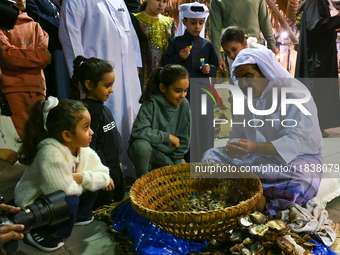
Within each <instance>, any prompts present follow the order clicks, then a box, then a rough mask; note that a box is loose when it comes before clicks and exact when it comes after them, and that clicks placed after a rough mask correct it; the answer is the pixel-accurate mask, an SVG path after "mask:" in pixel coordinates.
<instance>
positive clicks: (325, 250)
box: [310, 239, 339, 255]
mask: <svg viewBox="0 0 340 255" xmlns="http://www.w3.org/2000/svg"><path fill="white" fill-rule="evenodd" d="M310 242H312V243H315V244H317V246H316V247H314V249H313V253H314V255H339V254H338V253H336V252H335V251H332V250H331V249H330V248H329V247H328V246H327V245H324V244H322V243H319V242H317V241H315V240H313V239H312V240H311V241H310Z"/></svg>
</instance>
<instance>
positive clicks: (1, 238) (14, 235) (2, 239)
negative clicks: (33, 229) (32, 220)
mask: <svg viewBox="0 0 340 255" xmlns="http://www.w3.org/2000/svg"><path fill="white" fill-rule="evenodd" d="M24 228H25V226H24V225H21V224H14V225H4V226H1V227H0V243H1V244H4V243H6V242H8V241H11V240H18V239H23V238H24V234H23V233H18V232H16V231H21V230H23V229H24ZM1 250H2V253H3V254H5V255H6V254H7V253H6V251H5V250H4V249H2V247H1Z"/></svg>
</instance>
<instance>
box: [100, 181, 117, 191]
mask: <svg viewBox="0 0 340 255" xmlns="http://www.w3.org/2000/svg"><path fill="white" fill-rule="evenodd" d="M114 189H115V184H114V182H113V180H112V179H110V183H109V185H107V187H105V188H104V189H103V190H105V191H112V190H114Z"/></svg>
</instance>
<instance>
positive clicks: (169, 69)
mask: <svg viewBox="0 0 340 255" xmlns="http://www.w3.org/2000/svg"><path fill="white" fill-rule="evenodd" d="M181 79H189V73H188V71H187V69H186V68H185V67H184V66H182V65H174V64H168V65H166V66H164V67H157V68H155V69H154V70H153V71H152V73H151V75H150V78H149V80H148V82H147V83H146V87H145V90H144V92H143V94H142V96H141V97H140V99H139V103H141V104H142V103H143V102H145V101H149V100H150V96H151V95H155V94H159V93H162V92H161V91H160V89H159V84H160V83H163V85H164V86H165V87H166V88H169V87H170V86H171V85H172V84H174V83H175V82H176V81H178V80H181Z"/></svg>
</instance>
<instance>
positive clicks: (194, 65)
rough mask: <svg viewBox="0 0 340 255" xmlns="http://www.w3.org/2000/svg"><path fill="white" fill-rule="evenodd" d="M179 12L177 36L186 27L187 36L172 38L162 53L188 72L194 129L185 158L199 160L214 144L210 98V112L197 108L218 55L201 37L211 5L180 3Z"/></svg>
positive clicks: (164, 57)
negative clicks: (202, 111)
mask: <svg viewBox="0 0 340 255" xmlns="http://www.w3.org/2000/svg"><path fill="white" fill-rule="evenodd" d="M179 14H180V22H182V23H181V24H180V25H179V28H178V33H177V35H181V31H183V32H184V26H186V30H185V32H184V35H182V36H177V37H175V38H173V39H171V40H170V43H169V46H168V49H167V51H166V52H165V54H164V55H163V63H164V64H180V65H182V66H185V67H186V68H187V70H188V72H189V75H190V89H189V90H188V93H187V96H186V98H187V99H188V100H189V102H190V108H191V111H192V123H193V125H192V126H193V129H192V133H191V144H190V153H189V154H190V155H186V157H185V160H186V161H187V162H199V161H200V159H201V158H202V156H203V153H204V152H205V150H206V149H209V148H212V147H214V128H213V120H214V115H213V111H214V109H213V102H211V101H207V104H206V105H207V107H206V112H207V113H208V114H206V115H202V114H201V112H200V111H199V110H198V109H201V98H202V94H204V93H205V92H203V91H202V90H200V89H199V88H200V87H203V86H204V85H202V84H206V85H209V84H210V81H209V77H212V76H215V75H216V71H217V67H218V58H217V55H216V53H215V50H214V48H213V45H212V43H211V42H210V41H208V40H206V39H203V38H202V37H201V36H202V34H204V24H205V19H206V18H207V16H208V15H209V10H208V8H207V7H206V6H205V5H204V4H200V3H197V2H195V3H188V4H181V5H180V6H179ZM181 18H183V19H181ZM183 25H184V26H183ZM183 32H182V33H183ZM193 78H200V79H193ZM202 78H203V79H202Z"/></svg>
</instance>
